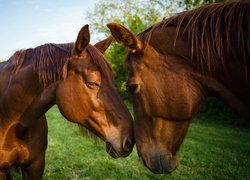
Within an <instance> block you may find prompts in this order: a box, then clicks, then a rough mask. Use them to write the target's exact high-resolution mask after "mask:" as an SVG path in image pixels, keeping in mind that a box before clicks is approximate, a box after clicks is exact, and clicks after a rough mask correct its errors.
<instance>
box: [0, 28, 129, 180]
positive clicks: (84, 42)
mask: <svg viewBox="0 0 250 180" xmlns="http://www.w3.org/2000/svg"><path fill="white" fill-rule="evenodd" d="M89 40H90V34H89V29H88V25H85V26H84V27H83V28H82V29H81V30H80V32H79V34H78V37H77V40H76V42H75V43H68V44H45V45H42V46H39V47H36V48H34V49H27V50H22V51H18V52H16V53H15V54H14V55H13V56H12V57H11V58H10V59H9V60H8V61H6V62H3V63H1V64H0V179H1V180H2V179H5V178H7V179H8V178H11V175H10V170H11V168H12V167H13V166H17V167H20V168H21V171H22V175H23V179H41V177H42V174H43V170H44V164H45V151H46V147H47V122H46V118H45V112H46V111H47V110H49V109H50V108H51V107H52V106H53V105H54V104H57V106H58V108H59V110H60V112H61V113H62V114H63V116H64V117H65V118H66V119H68V120H69V121H72V122H74V123H78V124H80V125H82V126H84V127H85V128H87V129H89V130H90V131H91V132H93V133H94V134H95V135H96V136H98V137H100V138H101V139H103V140H104V141H105V142H106V150H107V152H108V153H109V154H110V155H111V156H112V157H114V158H117V157H125V156H128V155H129V154H130V153H131V151H132V148H133V144H134V141H133V123H132V117H131V115H130V113H129V111H128V110H127V108H126V107H125V105H124V104H123V102H122V99H121V98H120V96H119V95H118V93H117V91H116V88H115V85H114V80H113V75H112V70H111V68H110V66H109V64H108V63H107V61H106V60H105V58H104V56H103V54H102V53H103V52H104V51H105V50H106V49H107V48H108V46H109V45H110V43H111V41H112V38H111V37H110V38H107V39H106V40H103V41H101V42H99V43H97V44H96V45H95V46H92V45H90V44H89Z"/></svg>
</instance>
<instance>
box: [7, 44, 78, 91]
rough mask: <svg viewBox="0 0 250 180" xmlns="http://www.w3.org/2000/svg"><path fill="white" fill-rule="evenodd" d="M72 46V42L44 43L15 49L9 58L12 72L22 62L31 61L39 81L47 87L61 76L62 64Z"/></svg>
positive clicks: (21, 64)
mask: <svg viewBox="0 0 250 180" xmlns="http://www.w3.org/2000/svg"><path fill="white" fill-rule="evenodd" d="M73 47H74V44H73V43H68V44H44V45H41V46H38V47H35V48H30V49H26V50H20V51H17V52H15V53H14V55H13V56H12V57H10V59H9V61H11V62H12V64H14V69H13V71H12V74H14V73H17V72H18V71H19V69H20V68H21V67H22V66H24V63H32V64H34V71H35V72H37V73H38V78H39V82H40V83H41V85H42V86H43V87H47V86H48V85H50V84H51V83H53V82H55V81H57V80H58V79H60V78H61V75H62V68H63V65H64V64H65V62H66V61H67V60H68V58H69V57H70V55H71V50H72V48H73Z"/></svg>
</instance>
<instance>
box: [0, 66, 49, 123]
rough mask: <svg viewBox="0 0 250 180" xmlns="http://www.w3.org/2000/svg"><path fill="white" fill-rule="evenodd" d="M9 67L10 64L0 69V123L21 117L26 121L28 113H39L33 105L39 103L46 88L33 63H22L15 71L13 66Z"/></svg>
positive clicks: (18, 119)
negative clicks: (40, 80) (41, 82)
mask: <svg viewBox="0 0 250 180" xmlns="http://www.w3.org/2000/svg"><path fill="white" fill-rule="evenodd" d="M10 67H11V65H8V68H1V70H0V71H1V75H3V76H1V80H0V84H1V86H0V90H1V94H0V118H1V119H0V123H1V122H10V121H21V119H26V120H25V121H26V122H27V121H29V120H30V118H27V117H29V116H30V114H34V113H38V114H41V113H39V112H37V111H38V109H37V108H36V109H34V107H33V106H34V104H37V103H39V99H40V98H41V95H42V93H43V92H44V91H45V89H46V88H44V87H43V86H41V84H40V83H39V79H38V75H37V73H36V72H35V71H34V64H33V63H30V64H24V65H23V66H22V67H21V68H20V69H19V70H18V72H16V73H13V68H10ZM36 106H37V105H36ZM32 111H33V112H32ZM23 116H24V118H22V117H23ZM32 116H34V115H32Z"/></svg>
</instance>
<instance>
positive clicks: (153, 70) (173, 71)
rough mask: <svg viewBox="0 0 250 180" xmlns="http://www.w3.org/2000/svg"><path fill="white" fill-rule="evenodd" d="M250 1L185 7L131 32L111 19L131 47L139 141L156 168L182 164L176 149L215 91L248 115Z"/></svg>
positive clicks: (119, 39)
mask: <svg viewBox="0 0 250 180" xmlns="http://www.w3.org/2000/svg"><path fill="white" fill-rule="evenodd" d="M249 12H250V3H249V1H238V2H229V3H217V4H209V5H205V6H202V7H200V8H197V9H194V10H191V11H186V12H183V13H180V14H177V15H176V16H173V17H171V18H168V19H165V20H163V21H162V22H160V23H158V24H156V25H154V26H152V27H151V28H149V29H147V30H145V31H144V32H142V33H140V34H139V35H138V36H135V35H133V33H132V32H131V31H129V30H128V29H126V28H125V27H123V26H121V25H119V24H116V23H110V24H108V25H107V26H108V28H109V29H110V30H111V32H112V35H113V37H114V38H115V39H116V41H117V42H118V43H120V44H122V45H123V46H125V47H128V48H129V49H130V52H129V53H128V56H127V59H126V63H127V64H128V70H129V75H128V80H127V87H128V90H129V91H130V92H131V99H132V102H133V105H134V110H135V123H134V124H135V125H134V126H135V130H134V131H135V142H136V147H137V150H138V155H139V156H140V158H141V160H142V161H143V163H144V164H145V166H146V167H148V168H149V169H150V170H151V171H153V172H154V173H170V172H172V171H173V170H174V169H175V168H176V167H177V166H178V163H179V162H178V158H177V155H176V153H177V151H178V149H179V147H180V145H181V144H182V142H183V139H184V137H185V135H186V132H187V130H188V127H189V124H190V121H191V119H192V117H193V116H194V115H195V114H196V113H197V112H198V111H199V108H200V106H201V104H202V102H203V101H204V100H205V99H206V98H207V97H208V96H217V97H218V98H220V99H221V100H223V101H224V102H225V103H226V104H228V105H229V106H230V107H231V108H232V109H233V110H235V111H236V112H238V113H240V114H242V115H243V116H245V117H246V118H248V119H250V94H249V92H250V71H249V68H250V44H249V38H250V34H249V33H250V29H249V28H250V27H249V21H250V17H249V15H250V14H249Z"/></svg>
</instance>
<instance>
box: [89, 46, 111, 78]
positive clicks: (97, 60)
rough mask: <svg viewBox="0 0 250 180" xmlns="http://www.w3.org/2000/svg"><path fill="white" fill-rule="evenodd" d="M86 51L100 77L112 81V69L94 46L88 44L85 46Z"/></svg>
mask: <svg viewBox="0 0 250 180" xmlns="http://www.w3.org/2000/svg"><path fill="white" fill-rule="evenodd" d="M87 51H88V52H89V54H90V56H91V57H92V60H93V62H94V64H95V65H96V66H97V67H98V69H99V70H100V72H101V73H102V75H103V76H104V77H106V78H108V79H110V80H112V81H113V74H112V69H111V67H110V65H109V64H108V62H107V61H106V59H105V58H104V55H103V54H102V53H101V52H100V51H99V50H98V49H97V48H96V47H95V46H92V45H90V44H89V45H88V46H87Z"/></svg>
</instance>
